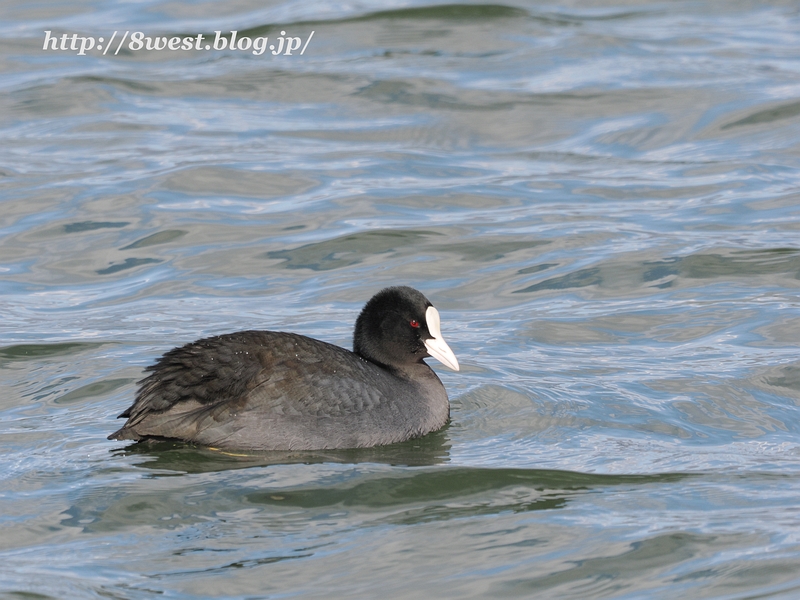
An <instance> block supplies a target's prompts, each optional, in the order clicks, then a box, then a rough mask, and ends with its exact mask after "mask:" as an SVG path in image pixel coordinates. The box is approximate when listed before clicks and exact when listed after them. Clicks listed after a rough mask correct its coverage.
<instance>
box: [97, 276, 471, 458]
mask: <svg viewBox="0 0 800 600" xmlns="http://www.w3.org/2000/svg"><path fill="white" fill-rule="evenodd" d="M428 356H433V357H434V358H436V359H438V360H439V361H441V362H442V363H444V364H445V365H447V366H448V367H450V368H451V369H454V370H456V371H458V360H456V357H455V355H454V354H453V351H452V350H450V347H449V346H448V345H447V344H446V343H445V341H444V339H443V338H442V333H441V330H440V328H439V313H438V311H437V310H436V309H435V308H434V307H433V306H432V305H431V303H430V302H429V301H428V299H427V298H425V296H423V295H422V294H421V293H420V292H418V291H417V290H415V289H413V288H410V287H405V286H402V287H390V288H386V289H384V290H381V291H380V292H378V293H377V294H376V295H375V296H373V297H372V298H371V299H370V300H369V302H367V304H366V305H365V306H364V309H363V310H362V311H361V314H360V315H359V316H358V319H357V320H356V326H355V332H354V334H353V352H350V351H349V350H345V349H344V348H340V347H339V346H334V345H332V344H328V343H325V342H321V341H319V340H315V339H311V338H308V337H305V336H302V335H297V334H294V333H282V332H275V331H241V332H238V333H229V334H226V335H218V336H214V337H210V338H205V339H201V340H198V341H196V342H192V343H191V344H186V345H185V346H181V347H180V348H175V349H173V350H170V351H169V352H167V353H166V354H164V356H162V357H161V358H160V359H158V361H157V362H156V363H155V364H154V365H151V366H149V367H147V369H146V371H149V372H150V375H148V376H147V377H145V378H144V379H142V380H141V381H140V382H139V386H140V387H139V390H138V393H137V394H136V400H135V402H134V403H133V405H132V406H131V407H130V408H129V409H128V410H126V411H125V412H124V413H122V414H121V415H120V418H127V419H128V420H127V422H126V423H125V425H123V426H122V428H121V429H120V430H119V431H116V432H114V433H112V434H111V435H110V436H108V438H109V439H112V440H148V439H162V440H163V439H174V440H184V441H187V442H193V443H196V444H200V445H203V446H211V447H214V448H220V449H226V450H316V449H327V448H365V447H369V446H378V445H382V444H391V443H394V442H402V441H404V440H408V439H410V438H414V437H418V436H422V435H425V434H426V433H430V432H431V431H435V430H437V429H440V428H441V427H442V426H444V424H445V423H446V422H447V419H448V418H449V415H450V404H449V402H448V400H447V392H446V391H445V389H444V386H443V385H442V382H441V381H440V380H439V378H438V377H437V376H436V373H434V372H433V370H432V369H431V368H430V367H429V366H428V365H427V364H425V362H423V360H422V359H423V358H426V357H428Z"/></svg>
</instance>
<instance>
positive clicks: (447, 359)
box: [423, 306, 458, 371]
mask: <svg viewBox="0 0 800 600" xmlns="http://www.w3.org/2000/svg"><path fill="white" fill-rule="evenodd" d="M425 320H426V321H427V323H428V332H429V333H430V334H431V335H432V336H433V338H431V339H429V340H423V341H424V343H425V347H426V348H427V349H428V354H430V355H431V356H432V357H433V358H435V359H436V360H438V361H439V362H440V363H442V364H443V365H445V366H446V367H450V368H451V369H453V371H458V359H457V358H456V355H455V354H453V351H452V350H450V346H448V345H447V343H446V342H445V341H444V338H443V337H442V330H441V328H440V322H439V311H438V310H436V309H435V308H433V307H432V306H429V307H428V310H426V311H425Z"/></svg>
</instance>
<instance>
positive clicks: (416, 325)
mask: <svg viewBox="0 0 800 600" xmlns="http://www.w3.org/2000/svg"><path fill="white" fill-rule="evenodd" d="M409 325H411V326H412V327H413V328H414V329H417V328H418V327H419V321H417V320H416V319H411V321H410V322H409Z"/></svg>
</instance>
